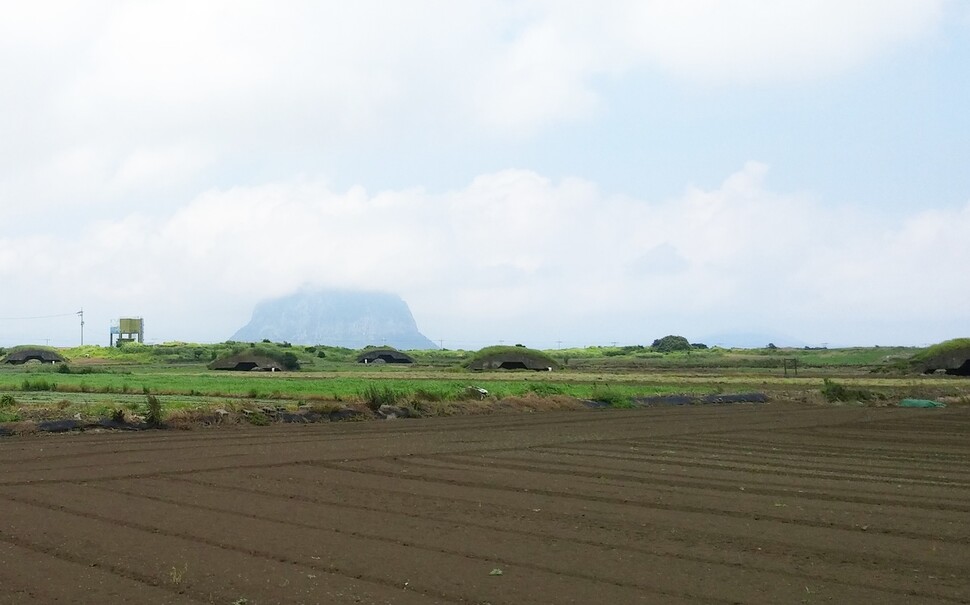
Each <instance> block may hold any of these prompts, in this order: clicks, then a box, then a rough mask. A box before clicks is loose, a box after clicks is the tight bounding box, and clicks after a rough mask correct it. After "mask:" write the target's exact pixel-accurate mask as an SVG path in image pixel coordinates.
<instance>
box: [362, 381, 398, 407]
mask: <svg viewBox="0 0 970 605" xmlns="http://www.w3.org/2000/svg"><path fill="white" fill-rule="evenodd" d="M402 396H403V394H402V393H398V392H397V391H395V390H394V389H392V388H391V387H389V386H383V387H379V386H377V385H375V384H369V385H367V386H366V387H365V388H364V390H363V392H361V394H360V398H361V399H362V400H363V401H364V403H365V404H366V405H367V407H368V409H370V410H371V411H372V412H376V411H377V410H379V409H380V407H381V406H382V405H394V404H395V403H397V402H398V400H399V399H401V398H402Z"/></svg>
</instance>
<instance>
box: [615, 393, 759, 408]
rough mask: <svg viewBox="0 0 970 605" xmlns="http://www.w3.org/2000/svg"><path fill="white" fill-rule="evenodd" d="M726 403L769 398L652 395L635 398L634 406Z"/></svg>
mask: <svg viewBox="0 0 970 605" xmlns="http://www.w3.org/2000/svg"><path fill="white" fill-rule="evenodd" d="M719 403H720V404H724V403H768V396H767V395H765V394H764V393H758V392H752V393H733V394H720V393H719V394H714V395H704V396H698V395H652V396H650V397H634V398H633V405H634V406H638V407H650V406H656V405H710V404H719Z"/></svg>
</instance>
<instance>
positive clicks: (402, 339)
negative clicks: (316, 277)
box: [231, 290, 437, 349]
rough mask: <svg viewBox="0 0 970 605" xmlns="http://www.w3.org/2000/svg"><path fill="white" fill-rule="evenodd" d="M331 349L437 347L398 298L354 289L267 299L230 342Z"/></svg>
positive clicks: (305, 292)
mask: <svg viewBox="0 0 970 605" xmlns="http://www.w3.org/2000/svg"><path fill="white" fill-rule="evenodd" d="M263 339H268V340H271V341H273V342H283V341H286V342H290V343H293V344H302V345H315V344H324V345H334V346H340V347H348V348H351V349H359V348H362V347H365V346H367V345H389V346H392V347H396V348H398V349H435V348H437V347H436V346H435V344H434V343H433V342H431V341H430V340H428V339H427V338H426V337H425V336H424V335H423V334H421V333H420V332H419V331H418V326H417V324H416V323H415V321H414V316H413V315H411V310H410V309H409V308H408V306H407V303H405V302H404V301H403V300H402V299H401V297H399V296H397V295H395V294H387V293H383V292H364V291H358V290H312V291H302V292H298V293H296V294H292V295H290V296H285V297H283V298H277V299H273V300H266V301H263V302H261V303H259V304H258V305H256V309H255V310H254V311H253V318H252V319H251V320H250V321H249V323H248V324H246V325H245V326H243V327H242V328H240V329H239V331H237V332H236V333H235V334H234V335H233V336H232V339H231V340H237V341H242V342H257V341H261V340H263Z"/></svg>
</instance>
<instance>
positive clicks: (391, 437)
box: [0, 404, 970, 605]
mask: <svg viewBox="0 0 970 605" xmlns="http://www.w3.org/2000/svg"><path fill="white" fill-rule="evenodd" d="M967 435H970V410H967V409H955V408H950V409H946V410H902V409H858V408H857V409H848V408H841V409H837V408H808V407H797V406H786V405H780V404H771V405H764V406H733V407H684V408H669V409H644V410H629V411H617V410H607V411H589V412H568V413H542V414H522V415H515V416H489V417H461V418H439V419H428V420H417V421H395V422H382V423H378V422H369V423H343V424H321V425H308V426H274V427H265V428H238V429H225V430H211V431H210V430H195V431H178V432H176V431H170V432H147V433H137V434H83V435H37V436H31V437H24V438H6V439H2V440H0V603H3V604H6V603H56V602H61V603H219V604H224V605H230V604H233V603H247V604H248V605H253V604H268V603H478V604H484V603H492V604H496V605H497V604H498V603H514V604H521V603H822V602H828V603H907V604H909V603H921V602H925V603H967V602H970V524H968V523H967V520H968V519H970V465H968V462H970V441H968V440H967Z"/></svg>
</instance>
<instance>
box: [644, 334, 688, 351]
mask: <svg viewBox="0 0 970 605" xmlns="http://www.w3.org/2000/svg"><path fill="white" fill-rule="evenodd" d="M650 346H651V347H653V349H654V350H655V351H660V352H661V353H671V352H673V351H690V350H691V346H690V342H689V341H688V340H687V339H686V338H684V337H683V336H674V335H669V336H664V337H663V338H658V339H657V340H655V341H653V344H652V345H650Z"/></svg>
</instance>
